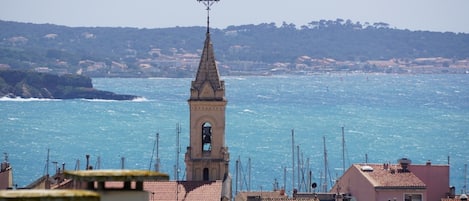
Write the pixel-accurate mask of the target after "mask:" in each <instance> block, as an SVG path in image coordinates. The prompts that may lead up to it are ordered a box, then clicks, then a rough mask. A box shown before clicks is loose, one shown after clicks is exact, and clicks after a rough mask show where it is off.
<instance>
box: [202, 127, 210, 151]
mask: <svg viewBox="0 0 469 201" xmlns="http://www.w3.org/2000/svg"><path fill="white" fill-rule="evenodd" d="M211 150H212V125H211V124H210V123H209V122H205V123H204V124H203V125H202V151H211Z"/></svg>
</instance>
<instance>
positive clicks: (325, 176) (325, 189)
mask: <svg viewBox="0 0 469 201" xmlns="http://www.w3.org/2000/svg"><path fill="white" fill-rule="evenodd" d="M322 138H323V144H324V192H326V191H327V149H326V136H323V137H322Z"/></svg>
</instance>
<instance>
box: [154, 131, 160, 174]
mask: <svg viewBox="0 0 469 201" xmlns="http://www.w3.org/2000/svg"><path fill="white" fill-rule="evenodd" d="M159 149H160V133H156V161H155V171H156V172H159V171H160V155H159V152H160V151H159Z"/></svg>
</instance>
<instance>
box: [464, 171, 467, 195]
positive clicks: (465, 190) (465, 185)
mask: <svg viewBox="0 0 469 201" xmlns="http://www.w3.org/2000/svg"><path fill="white" fill-rule="evenodd" d="M466 193H467V164H464V194H466Z"/></svg>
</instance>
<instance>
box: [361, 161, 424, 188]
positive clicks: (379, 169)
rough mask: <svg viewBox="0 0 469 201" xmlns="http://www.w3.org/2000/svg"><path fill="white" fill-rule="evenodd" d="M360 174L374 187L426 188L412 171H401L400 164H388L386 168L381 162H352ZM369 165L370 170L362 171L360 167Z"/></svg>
mask: <svg viewBox="0 0 469 201" xmlns="http://www.w3.org/2000/svg"><path fill="white" fill-rule="evenodd" d="M353 166H354V167H355V168H357V169H358V170H359V171H360V172H361V174H362V175H363V176H364V177H365V178H367V179H368V181H370V183H371V184H372V185H373V186H374V187H375V188H420V189H424V188H426V185H425V183H424V182H423V181H422V180H420V179H419V178H418V177H417V176H415V175H414V174H413V173H412V172H401V171H398V170H400V169H401V167H400V166H393V165H389V167H388V168H387V169H385V168H384V166H383V165H382V164H380V165H377V164H366V165H363V164H354V165H353ZM366 166H369V167H371V168H373V170H372V171H363V170H362V167H366Z"/></svg>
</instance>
